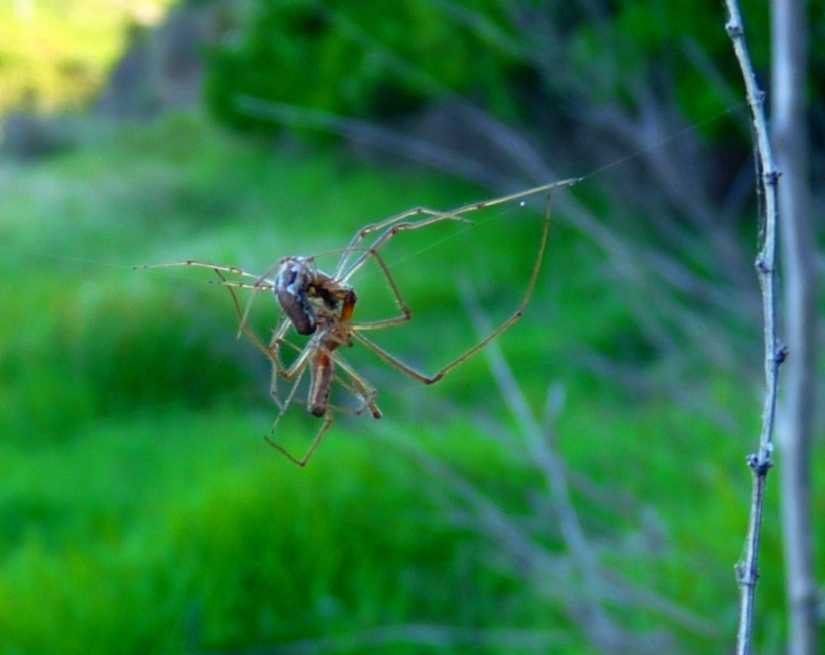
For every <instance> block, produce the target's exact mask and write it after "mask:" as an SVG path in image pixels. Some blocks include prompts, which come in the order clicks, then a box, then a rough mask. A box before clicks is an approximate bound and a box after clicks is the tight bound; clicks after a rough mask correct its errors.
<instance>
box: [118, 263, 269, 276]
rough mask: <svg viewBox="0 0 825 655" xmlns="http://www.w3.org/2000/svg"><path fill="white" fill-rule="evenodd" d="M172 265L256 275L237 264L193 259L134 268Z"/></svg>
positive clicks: (167, 266)
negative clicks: (230, 264) (229, 264)
mask: <svg viewBox="0 0 825 655" xmlns="http://www.w3.org/2000/svg"><path fill="white" fill-rule="evenodd" d="M173 266H196V267H198V268H211V269H212V270H213V271H223V272H224V273H234V274H235V275H241V276H243V277H254V278H257V277H258V276H257V275H255V274H254V273H247V272H246V271H244V270H243V269H240V268H238V267H237V266H226V265H224V264H210V263H209V262H199V261H196V260H194V259H187V260H186V261H182V262H170V263H168V264H145V265H141V266H135V267H134V268H138V269H151V268H172V267H173Z"/></svg>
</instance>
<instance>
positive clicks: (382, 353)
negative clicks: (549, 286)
mask: <svg viewBox="0 0 825 655" xmlns="http://www.w3.org/2000/svg"><path fill="white" fill-rule="evenodd" d="M549 233H550V197H549V196H548V199H547V208H546V210H545V214H544V227H543V229H542V234H541V242H540V245H539V251H538V254H537V256H536V261H535V263H534V264H533V272H532V273H531V274H530V281H529V282H528V284H527V289H526V291H525V293H524V297H523V298H522V301H521V303H519V305H518V307H517V308H516V310H515V311H514V312H513V313H512V314H511V315H510V317H509V318H507V319H506V320H505V321H504V322H503V323H501V324H500V325H499V326H498V327H497V328H495V329H494V330H493V331H492V332H491V333H490V334H488V335H487V336H486V337H484V338H483V339H482V340H481V341H479V342H478V343H477V344H476V345H474V346H473V347H472V348H470V349H469V350H467V351H465V352H464V353H462V354H461V355H459V356H458V357H456V358H455V359H454V360H453V361H451V362H450V363H448V364H447V365H446V366H444V367H443V368H442V369H441V370H439V371H438V372H436V373H435V374H433V375H427V374H425V373H422V372H420V371H418V370H416V369H415V368H414V367H412V366H410V365H409V364H406V363H405V362H403V361H401V360H400V359H398V358H397V357H396V356H395V355H392V354H390V353H389V352H387V351H386V350H384V349H383V348H382V347H381V346H379V345H378V344H377V343H375V342H373V341H370V340H369V339H367V338H366V337H365V336H364V335H362V334H359V333H358V332H354V333H353V338H355V339H356V340H358V341H359V342H360V343H361V344H363V345H364V346H366V347H367V348H369V349H370V350H372V351H373V352H374V353H375V354H376V355H378V357H380V358H381V359H382V360H384V361H385V362H386V363H387V364H389V365H391V366H393V367H395V368H397V369H398V370H399V371H401V372H402V373H404V374H406V375H408V376H409V377H411V378H413V379H414V380H418V381H419V382H423V383H424V384H435V383H436V382H438V381H439V380H441V379H442V378H443V377H444V376H445V375H447V374H448V373H450V372H451V371H452V370H454V369H455V368H457V367H458V366H460V365H461V364H463V363H464V362H466V361H467V360H468V359H470V358H471V357H473V356H474V355H475V354H477V353H478V352H479V351H481V350H482V349H483V348H484V347H485V346H486V345H487V344H489V343H490V342H491V341H492V340H493V339H495V338H496V337H498V336H500V335H501V334H503V333H504V332H506V331H507V330H508V329H509V328H510V327H512V326H513V324H515V323H516V322H517V321H518V320H519V319H520V318H521V317H522V316H523V315H524V310H525V308H526V307H527V305H528V304H529V302H530V299H531V298H532V296H533V291H534V290H535V288H536V281H537V280H538V276H539V271H540V270H541V262H542V260H543V259H544V252H545V250H546V248H547V237H548V235H549Z"/></svg>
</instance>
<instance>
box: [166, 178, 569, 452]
mask: <svg viewBox="0 0 825 655" xmlns="http://www.w3.org/2000/svg"><path fill="white" fill-rule="evenodd" d="M580 180H581V178H575V179H569V180H562V181H561V182H553V183H551V184H545V185H542V186H539V187H535V188H533V189H527V190H526V191H520V192H517V193H512V194H510V195H507V196H502V197H500V198H494V199H492V200H485V201H482V202H475V203H471V204H469V205H464V206H463V207H459V208H458V209H454V210H451V211H447V212H441V211H435V210H433V209H426V208H424V207H417V208H415V209H410V210H408V211H405V212H402V213H400V214H398V215H396V216H391V217H390V218H387V219H385V220H383V221H379V222H378V223H372V224H370V225H367V226H366V227H363V228H361V229H360V230H358V231H357V232H356V233H355V235H354V236H353V238H352V239H351V240H350V242H349V245H347V247H346V248H345V249H344V250H343V253H342V255H341V258H340V259H339V261H338V265H337V266H336V268H335V273H334V274H332V275H329V274H327V273H324V272H323V271H321V270H319V269H318V268H317V266H316V265H315V260H314V259H313V258H312V257H285V258H284V259H281V260H280V261H279V262H278V264H277V265H276V266H275V267H273V268H272V269H270V270H269V271H268V272H266V273H264V274H263V275H255V274H253V273H248V272H247V271H244V270H241V269H240V268H237V267H234V266H224V265H221V264H209V263H206V262H197V261H193V260H186V261H182V262H174V263H171V264H160V265H159V266H200V267H203V268H210V269H212V270H213V271H214V272H215V273H216V274H217V275H218V277H219V278H220V280H221V284H222V285H223V286H225V287H226V289H227V290H228V291H229V293H230V295H231V296H232V302H233V304H234V306H235V311H236V313H237V315H238V318H239V320H240V327H239V330H238V332H239V333H243V334H245V335H246V336H247V337H248V338H249V340H250V341H251V342H252V343H253V344H254V345H255V347H256V348H258V349H259V350H260V351H261V352H262V353H263V354H264V355H265V356H266V357H267V358H268V359H269V361H270V362H271V363H272V384H271V388H270V393H271V395H272V399H273V400H274V401H275V403H276V404H277V405H278V407H279V408H280V412H279V413H278V417H277V418H276V419H275V421H274V423H273V425H272V432H273V433H274V431H275V427H276V426H277V424H278V421H279V420H280V419H281V417H282V416H283V415H284V413H285V412H286V410H287V409H288V408H289V407H290V405H291V404H292V403H293V402H294V401H295V399H296V393H297V391H298V388H299V386H300V384H301V381H302V379H303V378H304V375H305V374H306V372H307V371H309V372H310V384H309V392H308V396H307V400H306V405H307V409H308V410H309V413H310V414H312V415H314V416H318V417H323V419H324V423H323V425H322V426H321V428H320V429H319V430H318V433H317V434H316V435H315V439H314V440H313V442H312V445H310V447H309V449H308V450H307V452H306V453H305V454H304V456H303V457H301V458H300V459H297V458H295V457H294V456H293V455H291V454H290V453H289V452H287V451H286V450H285V449H284V448H283V446H281V445H280V444H278V443H276V442H274V441H272V440H271V439H269V438H268V440H269V441H270V443H271V444H272V445H273V446H274V447H275V448H277V449H278V450H280V451H281V452H282V453H283V454H284V455H286V456H287V457H288V458H289V459H290V460H292V461H293V462H294V463H296V464H298V465H299V466H304V465H306V463H307V462H308V461H309V459H310V457H312V454H313V453H314V452H315V449H316V448H317V447H318V445H319V444H320V443H321V439H322V438H323V436H324V435H325V434H326V433H327V431H328V430H329V428H330V426H331V425H332V423H333V420H334V413H335V412H336V411H339V410H340V409H341V408H338V407H334V406H333V405H332V404H331V403H330V392H331V390H332V387H333V384H335V383H337V384H339V385H340V386H341V387H343V388H344V389H345V390H346V391H347V392H348V393H350V394H352V395H353V396H355V398H356V399H358V401H359V406H358V407H357V408H355V409H354V410H353V411H354V413H355V414H361V413H362V412H364V410H369V412H370V414H372V416H373V417H374V418H381V415H382V414H381V410H380V409H379V408H378V405H377V404H376V399H377V397H378V391H377V390H376V388H375V387H373V386H372V385H371V384H370V383H369V382H368V381H367V380H365V379H364V378H363V377H362V376H361V375H359V374H358V373H357V372H356V370H355V369H354V368H353V367H352V366H351V365H350V364H349V363H348V362H347V360H346V359H345V358H344V357H343V356H342V354H341V352H340V349H341V346H351V345H353V343H355V342H357V343H358V344H360V345H362V346H364V347H365V348H367V349H368V350H370V351H372V352H373V353H374V354H375V355H376V356H377V357H378V358H379V359H381V360H382V361H383V362H385V363H386V364H388V365H389V366H392V367H393V368H395V369H396V370H398V371H400V372H402V373H404V374H405V375H407V376H409V377H411V378H412V379H414V380H417V381H419V382H422V383H424V384H434V383H436V382H438V381H439V380H441V379H442V378H443V377H444V376H445V375H447V374H448V373H450V372H451V371H453V370H455V369H456V368H458V367H459V366H460V365H461V364H463V363H464V362H466V361H467V360H468V359H470V357H472V356H473V355H475V354H476V353H478V352H479V351H481V350H482V349H483V348H484V347H485V346H486V345H487V344H489V343H490V342H491V341H492V340H493V339H495V338H496V337H498V336H499V335H500V334H502V333H504V332H505V331H506V330H507V329H509V328H510V327H511V326H512V325H513V324H514V323H515V322H516V321H518V320H519V319H520V318H521V316H522V315H523V313H524V309H525V308H526V307H527V304H528V303H529V302H530V298H531V296H532V294H533V290H534V288H535V286H536V280H537V278H538V273H539V267H540V266H541V260H542V257H543V255H544V250H545V246H546V244H547V236H548V231H549V226H550V209H549V202H548V206H547V211H546V213H545V218H544V228H543V230H542V234H541V238H540V241H539V247H538V253H537V254H536V259H535V262H534V264H533V272H532V274H531V276H530V280H529V282H528V284H527V289H526V291H525V293H524V297H523V298H522V300H521V302H520V303H519V305H518V307H517V308H516V310H515V311H514V312H513V313H512V314H511V315H510V317H509V318H508V319H507V320H505V321H504V322H502V323H501V324H499V326H498V327H496V328H495V329H494V330H493V331H492V332H490V334H488V335H487V336H486V337H484V338H483V339H482V340H481V341H479V342H478V343H476V344H475V345H474V346H472V347H471V348H469V349H468V350H466V351H465V352H464V353H462V354H461V355H459V356H458V357H456V358H454V359H453V360H451V361H450V362H449V363H448V364H446V365H445V366H443V367H442V368H441V369H440V370H439V371H437V372H436V373H433V374H432V375H427V374H425V373H422V372H420V371H419V370H417V369H416V368H414V367H412V366H410V365H409V364H407V363H405V362H403V361H402V360H400V359H399V358H397V357H396V356H395V355H393V354H391V353H390V352H388V351H387V350H385V349H384V348H382V347H381V346H379V345H378V344H377V343H375V342H374V341H373V340H372V339H371V338H368V337H367V336H366V334H365V333H368V332H370V331H374V330H383V329H386V328H390V327H394V326H397V325H401V324H403V323H406V322H407V321H409V320H410V319H411V318H412V310H410V308H409V306H408V305H407V303H406V302H405V301H404V299H403V298H402V296H401V292H400V290H399V288H398V285H397V284H396V282H395V279H394V278H393V275H392V273H391V272H390V268H389V266H388V265H387V263H386V262H385V261H384V259H383V257H382V255H381V253H380V252H379V251H380V250H381V249H382V248H383V247H384V246H385V245H386V244H387V243H388V242H389V241H390V240H392V239H393V238H394V237H396V236H397V235H398V234H400V233H401V232H410V231H414V230H420V229H422V228H426V227H428V226H430V225H435V224H437V223H441V222H442V221H466V219H465V218H464V216H465V215H466V214H469V213H471V212H474V211H478V210H481V209H484V208H487V207H493V206H495V205H501V204H504V203H507V202H512V201H514V200H518V199H520V198H525V197H527V196H531V195H534V194H538V193H542V192H547V193H549V192H550V191H552V190H553V189H558V188H562V187H570V186H573V185H574V184H576V183H577V182H579V181H580ZM374 235H377V236H374ZM369 239H371V241H370V242H369V244H368V245H367V246H366V247H364V242H365V240H369ZM372 260H374V261H375V262H376V263H377V264H378V267H379V269H380V270H381V272H382V273H383V274H384V277H385V279H386V281H387V284H388V286H389V289H390V291H391V292H392V295H393V297H394V298H395V302H396V304H397V306H398V309H399V314H398V315H396V316H392V317H390V318H384V319H380V320H376V321H360V322H356V321H353V320H352V318H353V312H354V311H355V304H356V302H357V296H356V294H355V290H354V289H353V288H352V287H351V286H350V285H349V280H350V278H351V277H352V276H353V275H355V274H356V273H357V272H358V271H359V270H361V269H362V268H363V267H364V266H365V265H366V264H367V262H368V261H372ZM275 271H277V273H276V274H275V277H274V279H273V278H272V277H271V275H272V273H273V272H275ZM224 273H229V274H231V275H236V276H240V277H241V278H245V279H246V281H243V279H241V280H231V279H227V277H226V276H225V275H224ZM236 289H248V290H250V291H251V292H252V296H251V297H250V300H249V302H248V303H247V306H246V310H243V309H242V308H241V304H240V301H239V300H238V295H237V292H236ZM261 291H271V292H273V293H274V295H275V297H276V299H277V301H278V304H279V305H280V307H281V309H282V310H283V312H284V317H283V318H282V319H281V321H280V322H279V323H278V325H277V326H276V327H275V329H274V330H273V331H272V337H271V339H270V340H269V343H268V344H267V343H264V342H263V341H261V339H260V337H258V336H257V335H256V334H255V332H254V331H253V330H252V328H251V327H250V325H249V324H248V322H247V316H248V314H249V311H250V308H251V303H252V299H254V297H255V295H256V294H257V293H259V292H261ZM290 328H294V330H295V331H296V332H297V333H298V334H301V335H305V336H308V337H309V340H308V341H307V342H306V344H305V345H304V346H303V347H302V346H299V345H297V344H295V343H293V342H292V341H290V340H289V338H288V333H289V330H290ZM284 347H286V348H289V349H291V350H293V351H295V352H296V353H297V355H296V356H295V358H294V359H293V360H292V361H291V362H290V363H289V364H288V365H287V364H285V362H284V361H283V359H282V357H281V350H282V349H283V348H284ZM279 380H285V381H287V382H290V383H292V387H291V389H290V391H289V392H288V394H287V395H286V397H285V398H282V397H281V395H280V393H279V391H278V381H279ZM344 409H345V408H344Z"/></svg>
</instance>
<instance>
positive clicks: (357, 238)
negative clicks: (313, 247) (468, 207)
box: [335, 207, 462, 279]
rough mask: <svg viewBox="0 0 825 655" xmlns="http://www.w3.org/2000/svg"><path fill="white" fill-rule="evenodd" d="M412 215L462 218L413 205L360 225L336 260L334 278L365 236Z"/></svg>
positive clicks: (452, 218) (345, 265) (338, 274)
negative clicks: (363, 225)
mask: <svg viewBox="0 0 825 655" xmlns="http://www.w3.org/2000/svg"><path fill="white" fill-rule="evenodd" d="M413 216H431V217H441V218H442V219H443V220H458V221H460V220H462V219H461V218H460V217H459V216H457V215H454V214H453V213H452V212H440V211H437V210H435V209H429V208H427V207H414V208H413V209H408V210H406V211H403V212H401V213H400V214H395V215H393V216H390V217H389V218H386V219H384V220H383V221H379V222H377V223H371V224H370V225H367V226H365V227H362V228H361V229H360V230H358V232H356V233H355V235H354V236H353V237H352V239H351V240H350V242H349V244H348V245H347V247H346V248H344V252H343V254H342V255H341V259H340V260H339V261H338V266H337V267H336V268H335V278H336V279H338V278H340V276H341V274H342V273H343V272H344V271H345V270H346V268H347V264H349V260H350V257H352V255H353V253H355V252H356V251H357V250H359V248H358V246H359V244H360V243H361V241H363V240H364V239H365V238H367V237H368V236H369V235H370V234H372V233H373V232H377V231H378V230H383V229H385V228H387V227H389V226H390V225H393V224H394V223H398V222H400V221H403V220H404V219H407V218H411V217H413Z"/></svg>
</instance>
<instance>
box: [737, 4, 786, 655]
mask: <svg viewBox="0 0 825 655" xmlns="http://www.w3.org/2000/svg"><path fill="white" fill-rule="evenodd" d="M725 4H726V6H727V9H728V21H727V23H726V24H725V30H726V31H727V33H728V36H730V38H731V41H732V43H733V50H734V52H735V53H736V58H737V60H738V61H739V67H740V68H741V69H742V77H743V78H744V81H745V92H746V93H747V98H748V105H749V106H750V110H751V119H752V122H753V132H754V141H755V144H754V145H755V150H756V153H755V156H756V159H757V171H758V172H759V176H758V178H757V181H756V184H757V192H758V193H759V194H760V195H761V197H762V199H763V202H762V203H761V208H762V213H763V216H762V217H761V220H762V221H763V236H762V245H761V247H760V249H759V253H758V255H757V257H756V271H757V275H758V277H759V286H760V288H761V289H762V312H763V316H764V339H765V400H764V406H763V410H762V430H761V433H760V435H759V449H758V450H757V452H756V453H753V454H751V455H749V456H748V460H747V461H748V466H750V468H751V470H752V471H753V493H752V496H751V508H750V522H749V526H748V534H747V538H746V541H745V554H744V559H743V561H740V562H739V563H738V564H737V565H736V575H737V580H738V582H739V587H740V595H741V599H740V611H739V631H738V634H737V639H736V652H737V655H747V654H749V653H750V652H751V646H752V641H753V614H754V603H755V599H756V581H757V579H758V577H759V569H758V563H759V539H760V536H761V531H762V514H763V509H764V503H765V481H766V479H767V475H768V471H769V470H770V468H771V466H772V465H773V459H772V452H773V429H774V422H775V418H776V387H777V378H778V374H779V366H780V364H781V363H782V361H783V360H784V359H785V355H786V351H785V349H784V348H780V347H778V342H777V338H776V294H775V287H776V275H775V272H774V262H775V254H776V224H777V219H778V208H777V194H776V187H777V182H778V180H779V171H778V170H777V169H776V167H775V165H774V160H773V152H772V150H771V144H770V139H769V137H768V123H767V120H766V118H765V107H764V104H765V94H764V93H763V92H762V90H761V89H760V88H759V85H758V84H757V81H756V74H755V73H754V70H753V65H752V64H751V59H750V55H749V54H748V49H747V44H746V42H745V30H744V27H743V24H742V14H741V12H740V10H739V4H738V2H737V0H725Z"/></svg>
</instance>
